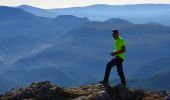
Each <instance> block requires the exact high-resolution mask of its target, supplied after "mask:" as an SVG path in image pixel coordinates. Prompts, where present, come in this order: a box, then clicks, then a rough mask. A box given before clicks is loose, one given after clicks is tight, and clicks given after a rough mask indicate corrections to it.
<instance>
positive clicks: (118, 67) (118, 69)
mask: <svg viewBox="0 0 170 100" xmlns="http://www.w3.org/2000/svg"><path fill="white" fill-rule="evenodd" d="M116 61H117V63H116V67H117V72H118V74H119V77H120V79H121V83H122V84H124V85H125V86H126V79H125V76H124V72H123V67H122V62H123V60H122V59H121V58H118V59H117V60H116Z"/></svg>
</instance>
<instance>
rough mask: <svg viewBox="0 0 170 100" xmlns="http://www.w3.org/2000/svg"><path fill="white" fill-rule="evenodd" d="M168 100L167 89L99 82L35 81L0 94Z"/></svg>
mask: <svg viewBox="0 0 170 100" xmlns="http://www.w3.org/2000/svg"><path fill="white" fill-rule="evenodd" d="M7 99H9V100H23V99H26V100H34V99H36V100H170V92H168V91H151V90H141V89H132V88H125V87H124V86H122V85H117V86H115V87H112V88H111V89H107V88H106V87H104V86H103V85H101V84H91V85H85V86H80V87H72V88H60V87H58V86H56V85H54V84H51V83H50V82H49V81H44V82H35V83H32V84H31V85H30V86H28V87H25V88H20V89H13V90H11V91H9V92H6V93H5V94H3V95H0V100H7Z"/></svg>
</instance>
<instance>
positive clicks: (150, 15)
mask: <svg viewBox="0 0 170 100" xmlns="http://www.w3.org/2000/svg"><path fill="white" fill-rule="evenodd" d="M46 10H48V11H50V12H52V13H55V14H56V15H74V16H79V17H88V18H89V19H90V20H94V21H105V20H108V19H110V18H113V17H114V18H122V19H126V20H129V21H132V22H134V23H147V22H151V21H153V22H157V23H161V24H164V25H169V26H170V23H169V19H168V17H170V15H169V10H170V5H169V4H136V5H135V4H134V5H106V4H96V5H90V6H85V7H70V8H54V9H46ZM30 12H32V11H30ZM48 17H51V16H48Z"/></svg>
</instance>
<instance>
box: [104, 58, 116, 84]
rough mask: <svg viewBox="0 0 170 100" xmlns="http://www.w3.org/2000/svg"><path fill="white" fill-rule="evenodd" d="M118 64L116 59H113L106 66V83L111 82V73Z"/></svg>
mask: <svg viewBox="0 0 170 100" xmlns="http://www.w3.org/2000/svg"><path fill="white" fill-rule="evenodd" d="M115 64H116V61H115V58H114V59H112V60H111V61H109V62H108V63H107V65H106V70H105V76H104V80H103V81H104V82H107V83H108V80H109V76H110V72H111V68H112V67H113V66H114V65H115Z"/></svg>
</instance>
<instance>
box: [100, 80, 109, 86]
mask: <svg viewBox="0 0 170 100" xmlns="http://www.w3.org/2000/svg"><path fill="white" fill-rule="evenodd" d="M99 83H100V84H103V85H108V82H107V81H104V80H103V81H100V82H99Z"/></svg>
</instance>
